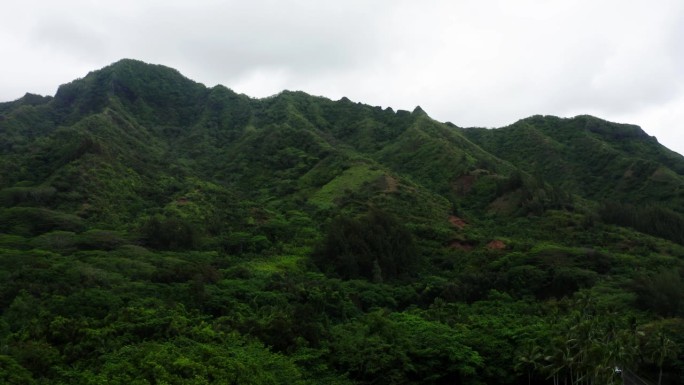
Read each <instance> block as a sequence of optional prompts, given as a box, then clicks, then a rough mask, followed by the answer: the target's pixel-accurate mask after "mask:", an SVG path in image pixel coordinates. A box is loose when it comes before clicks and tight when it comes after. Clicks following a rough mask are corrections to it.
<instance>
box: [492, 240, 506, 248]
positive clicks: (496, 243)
mask: <svg viewBox="0 0 684 385" xmlns="http://www.w3.org/2000/svg"><path fill="white" fill-rule="evenodd" d="M487 248H488V249H489V250H504V249H505V248H506V244H505V243H503V241H500V240H498V239H495V240H493V241H491V242H489V243H488V244H487Z"/></svg>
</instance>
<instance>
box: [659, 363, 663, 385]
mask: <svg viewBox="0 0 684 385" xmlns="http://www.w3.org/2000/svg"><path fill="white" fill-rule="evenodd" d="M662 381H663V367H662V366H661V367H660V370H659V371H658V385H660V384H661V383H662Z"/></svg>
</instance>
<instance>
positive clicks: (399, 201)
mask: <svg viewBox="0 0 684 385" xmlns="http://www.w3.org/2000/svg"><path fill="white" fill-rule="evenodd" d="M683 178H684V158H682V157H681V156H680V155H678V154H675V153H673V152H671V151H669V150H667V149H666V148H664V147H663V146H661V145H660V144H658V143H657V141H655V139H654V138H651V137H649V136H648V135H646V134H645V133H644V132H643V131H642V130H641V129H640V128H638V127H636V126H630V125H620V124H614V123H609V122H605V121H603V120H600V119H598V118H594V117H589V116H579V117H576V118H572V119H561V118H556V117H548V116H546V117H542V116H534V117H530V118H527V119H523V120H521V121H519V122H517V123H515V124H513V125H511V126H509V127H504V128H501V129H495V130H485V129H479V128H460V127H457V126H455V125H453V124H450V123H441V122H438V121H435V120H434V119H431V118H430V117H429V116H428V115H427V114H426V113H425V112H424V111H423V110H422V109H420V107H417V108H416V109H415V110H414V111H412V112H409V111H402V110H399V111H394V110H392V109H390V108H386V109H382V108H379V107H373V106H368V105H364V104H361V103H355V102H352V101H350V100H348V99H347V98H342V99H341V100H337V101H333V100H329V99H326V98H323V97H314V96H310V95H307V94H306V93H303V92H293V91H283V92H281V93H279V94H278V95H274V96H272V97H269V98H264V99H254V98H250V97H248V96H246V95H241V94H237V93H235V92H233V91H232V90H230V89H228V88H226V87H223V86H215V87H212V88H208V87H205V86H204V85H202V84H199V83H196V82H194V81H192V80H190V79H187V78H185V77H184V76H183V75H181V74H180V73H179V72H178V71H176V70H173V69H171V68H168V67H164V66H160V65H150V64H146V63H143V62H139V61H135V60H128V59H125V60H122V61H119V62H117V63H114V64H112V65H110V66H108V67H105V68H103V69H100V70H96V71H93V72H91V73H89V74H87V75H86V76H85V77H84V78H82V79H77V80H74V81H73V82H70V83H68V84H65V85H63V86H61V87H60V88H59V90H58V92H57V94H56V95H55V96H54V97H41V96H37V95H30V94H27V95H25V96H24V97H23V98H21V99H19V100H17V101H14V102H10V103H0V346H2V349H0V350H1V351H0V382H3V381H4V382H7V383H22V384H24V383H26V384H31V383H33V384H47V383H61V384H99V383H112V384H124V383H125V384H130V383H141V384H142V383H169V384H195V383H196V384H214V383H215V384H220V383H254V384H257V383H274V384H275V383H288V384H291V383H301V384H312V383H330V384H350V383H358V384H370V383H388V382H391V383H396V384H409V383H411V384H413V383H422V384H447V383H449V384H451V383H460V384H481V383H508V384H528V383H535V384H542V383H547V382H548V381H549V380H550V377H553V378H554V380H555V381H556V382H560V380H561V377H563V378H564V379H567V378H570V379H571V380H572V379H573V377H575V375H580V376H582V377H583V378H587V380H589V381H592V382H594V383H612V382H615V381H618V378H617V377H616V374H615V370H614V368H615V367H616V366H618V367H621V368H628V369H630V370H633V371H636V372H638V373H639V374H640V375H643V376H646V377H648V376H653V375H654V374H657V373H658V372H659V371H660V370H661V369H663V370H664V373H665V376H664V381H665V382H667V381H669V383H671V384H675V383H679V382H681V381H679V380H680V379H681V378H682V373H683V372H682V370H681V368H682V367H683V366H682V362H684V357H683V356H681V352H682V351H684V348H682V347H684V340H682V336H683V335H684V333H682V330H684V323H683V322H682V318H681V317H684V294H683V293H684V279H683V277H684V247H683V245H684V195H683V193H682V189H683V188H684V179H683ZM658 341H660V342H662V343H661V344H657V343H655V342H658ZM663 349H665V350H663ZM668 349H669V350H668ZM658 354H661V356H662V357H664V358H663V360H662V361H659V360H654V359H652V358H651V357H658ZM678 354H679V355H678Z"/></svg>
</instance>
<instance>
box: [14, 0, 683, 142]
mask: <svg viewBox="0 0 684 385" xmlns="http://www.w3.org/2000/svg"><path fill="white" fill-rule="evenodd" d="M683 34H684V3H681V2H679V1H677V0H661V1H658V2H653V1H650V0H649V1H645V0H629V1H617V0H606V1H601V2H597V1H590V0H575V1H561V0H522V1H516V2H511V1H503V0H499V1H497V0H481V1H474V0H462V1H457V2H455V1H447V0H427V1H423V2H415V1H405V0H400V1H391V0H376V1H372V2H368V1H361V0H351V1H345V2H339V1H335V2H333V1H323V0H318V1H314V0H289V1H276V0H255V1H249V2H246V1H237V0H233V1H218V0H204V1H201V0H197V1H193V2H189V1H180V0H173V1H163V2H162V1H133V0H120V1H118V2H115V3H107V4H105V3H102V2H98V1H86V0H81V1H77V0H64V1H61V2H51V1H40V0H25V1H22V2H12V3H10V5H8V7H7V8H6V11H5V10H4V12H3V14H2V15H1V16H0V39H2V41H3V50H4V54H3V62H2V64H0V65H1V66H2V67H1V68H0V69H1V71H0V85H1V86H2V87H0V100H10V99H14V98H17V97H19V96H21V95H22V94H23V93H24V92H26V91H31V92H39V93H47V94H53V93H54V92H55V90H56V88H57V86H58V85H59V84H60V83H64V82H68V81H70V80H72V79H74V78H76V77H82V76H84V75H85V74H86V73H87V72H88V71H89V70H93V69H97V68H99V67H102V66H104V65H107V64H109V63H111V62H113V61H116V60H118V59H120V58H123V57H131V58H137V59H141V60H144V61H148V62H152V63H159V64H165V65H168V66H171V67H174V68H177V69H178V70H180V71H181V72H182V73H184V74H185V75H186V76H188V77H190V78H192V79H195V80H197V81H200V82H202V83H205V84H207V85H209V86H212V85H215V84H223V85H225V86H227V87H230V88H233V89H235V90H236V91H238V92H244V93H247V94H249V95H251V96H267V95H271V94H274V93H277V92H278V91H280V90H282V89H285V88H287V89H293V90H303V91H306V92H309V93H311V94H315V95H323V96H328V97H330V98H332V99H337V98H339V97H342V96H347V97H349V98H351V99H353V100H355V101H361V102H364V103H368V104H373V105H381V106H383V107H386V106H391V107H393V108H395V109H412V108H413V107H414V106H416V105H421V106H422V107H423V108H424V109H425V110H426V111H427V112H428V113H430V114H431V115H432V116H433V117H435V118H436V119H439V120H449V121H452V122H453V123H455V124H457V125H461V126H472V125H478V126H488V127H493V126H502V125H506V124H509V123H512V122H514V121H515V120H518V119H520V118H524V117H526V116H529V115H532V114H555V115H560V116H569V115H572V114H576V113H592V114H595V115H597V116H599V117H602V118H605V119H608V120H622V119H633V120H631V121H630V122H632V123H636V124H640V125H642V126H643V128H644V129H645V130H646V131H647V132H649V133H651V134H655V135H657V136H658V137H659V139H661V143H664V144H665V145H667V146H668V147H671V148H673V149H675V150H677V151H679V152H680V153H681V152H684V133H682V132H681V130H680V129H679V125H680V124H681V123H679V122H681V119H679V117H681V114H680V113H679V112H678V111H681V110H682V109H681V108H680V107H681V106H682V104H681V103H680V101H681V100H682V99H684V88H683V87H682V83H683V82H684V39H682V38H681V36H683ZM623 121H624V120H623Z"/></svg>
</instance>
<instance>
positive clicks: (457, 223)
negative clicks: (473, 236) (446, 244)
mask: <svg viewBox="0 0 684 385" xmlns="http://www.w3.org/2000/svg"><path fill="white" fill-rule="evenodd" d="M449 223H451V225H452V226H454V227H456V228H457V229H459V230H463V228H464V227H466V225H467V223H466V222H465V221H464V220H463V219H461V218H459V217H457V216H455V215H449Z"/></svg>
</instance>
